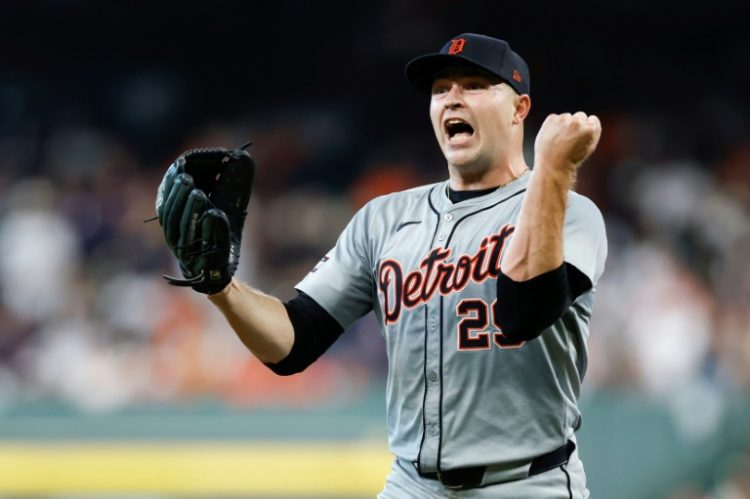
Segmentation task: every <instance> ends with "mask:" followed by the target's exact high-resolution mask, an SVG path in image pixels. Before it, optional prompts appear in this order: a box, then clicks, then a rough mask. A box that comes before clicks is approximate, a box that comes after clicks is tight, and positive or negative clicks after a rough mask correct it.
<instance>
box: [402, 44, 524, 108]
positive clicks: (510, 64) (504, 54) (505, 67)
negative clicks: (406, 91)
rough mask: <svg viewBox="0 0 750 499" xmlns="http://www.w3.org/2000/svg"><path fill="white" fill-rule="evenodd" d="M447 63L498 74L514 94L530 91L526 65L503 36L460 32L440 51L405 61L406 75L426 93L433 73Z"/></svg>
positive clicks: (433, 77) (445, 66)
mask: <svg viewBox="0 0 750 499" xmlns="http://www.w3.org/2000/svg"><path fill="white" fill-rule="evenodd" d="M449 66H468V67H473V68H478V69H481V70H483V71H486V72H488V73H490V74H492V75H495V76H497V77H498V78H501V79H502V80H503V81H505V83H507V84H508V85H510V86H511V87H512V88H513V89H514V90H515V91H516V92H517V93H518V94H528V93H529V92H530V88H531V87H530V81H529V80H530V79H529V66H528V65H527V64H526V61H524V60H523V59H522V58H521V56H520V55H518V54H516V53H515V52H513V50H511V48H510V45H509V44H508V42H506V41H505V40H499V39H497V38H492V37H489V36H485V35H477V34H474V33H463V34H461V35H458V36H456V37H454V38H452V39H450V40H448V42H447V43H446V44H445V45H443V48H441V49H440V52H437V53H432V54H427V55H423V56H420V57H417V58H415V59H412V60H411V61H409V63H408V64H407V65H406V69H405V70H404V74H405V75H406V79H407V80H409V82H410V83H411V84H412V85H414V86H415V87H416V88H417V89H419V90H421V91H422V92H426V93H430V91H431V88H432V82H433V80H434V79H435V75H436V74H437V72H438V71H440V70H441V69H444V68H447V67H449Z"/></svg>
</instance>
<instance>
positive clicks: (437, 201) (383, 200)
mask: <svg viewBox="0 0 750 499" xmlns="http://www.w3.org/2000/svg"><path fill="white" fill-rule="evenodd" d="M529 177H530V175H524V176H522V177H520V178H518V179H516V180H515V181H513V182H511V183H510V184H508V185H506V186H503V187H501V188H499V189H498V190H496V191H494V192H492V193H490V194H487V195H484V196H480V197H476V198H473V199H469V200H466V201H463V202H460V203H456V204H453V203H452V202H451V201H450V199H449V198H448V195H447V189H448V182H447V181H446V182H441V183H437V184H432V185H427V186H423V187H418V188H415V189H411V190H407V191H403V192H398V193H393V194H389V195H386V196H382V197H379V198H376V199H374V200H372V201H370V202H369V203H368V204H367V205H366V206H364V207H363V208H362V209H361V210H360V211H359V212H357V214H356V215H355V216H354V217H353V219H352V220H351V222H350V223H349V225H348V226H347V227H346V229H345V230H344V231H343V233H342V234H341V236H340V238H339V240H338V242H337V243H336V246H335V247H334V248H333V250H332V251H331V252H330V253H329V254H328V255H326V256H325V257H324V258H323V259H322V260H321V262H320V263H319V264H318V265H317V266H316V267H315V269H313V271H312V272H310V273H309V274H308V275H307V276H306V277H305V278H304V279H303V280H302V281H301V282H300V283H299V284H298V285H297V289H299V290H301V291H304V292H305V293H307V294H308V295H310V296H311V297H312V298H313V299H315V301H317V302H318V303H319V304H320V305H321V306H322V307H323V308H324V309H326V310H327V311H328V312H329V313H330V314H331V315H332V316H333V317H334V318H336V319H337V320H338V322H339V323H340V324H341V325H342V326H343V327H344V328H346V327H348V326H349V325H350V324H351V323H352V322H353V321H355V320H356V319H357V318H359V317H361V316H362V315H364V314H366V313H367V312H369V311H370V310H372V309H374V310H375V314H376V315H377V318H378V319H379V321H380V325H381V332H382V334H383V336H384V338H385V341H386V344H387V351H388V359H389V368H388V382H387V393H386V398H387V408H388V409H387V418H388V434H389V444H390V449H391V451H392V452H393V454H394V455H396V456H397V457H399V458H401V459H404V460H407V461H413V462H416V463H418V465H419V467H420V469H421V470H422V471H425V472H430V471H436V470H438V469H440V470H448V469H454V468H462V467H467V466H480V465H491V464H504V463H511V462H514V461H524V460H530V459H532V458H534V457H535V456H538V455H540V454H543V453H546V452H549V451H552V450H553V449H556V448H558V447H560V446H561V445H563V444H564V443H565V442H566V441H567V439H568V438H570V437H571V436H572V435H573V433H574V432H575V430H576V429H577V428H578V426H579V425H580V420H581V415H580V412H579V410H578V407H577V400H578V395H579V391H580V385H581V381H582V378H583V375H584V373H585V371H586V364H587V346H586V340H587V337H588V324H589V319H590V317H591V308H592V303H593V298H594V290H595V286H596V282H597V280H598V279H599V277H600V276H601V274H602V271H603V270H604V261H605V258H606V254H607V242H606V236H605V230H604V221H603V219H602V216H601V213H600V212H599V210H598V209H597V207H596V206H595V205H594V204H593V203H592V202H591V201H590V200H588V199H587V198H585V197H583V196H581V195H579V194H576V193H574V192H570V193H569V196H568V208H567V212H566V219H565V229H564V253H565V261H566V262H568V263H570V264H572V265H574V266H575V267H576V268H578V269H579V270H580V271H581V272H583V273H584V274H585V275H586V276H587V277H588V278H589V279H590V280H591V282H592V283H593V284H594V288H592V289H591V290H590V291H588V292H586V293H584V294H583V295H581V296H580V297H578V299H577V300H576V301H575V302H574V303H573V305H572V306H571V307H570V308H569V309H568V310H567V311H566V312H565V314H564V315H563V316H562V317H561V318H560V319H558V320H557V321H556V322H555V323H554V324H553V325H552V326H550V327H549V328H548V329H547V330H546V331H544V332H543V333H542V335H541V336H539V337H538V338H536V339H534V340H532V341H529V342H526V343H520V344H518V343H512V342H510V341H509V340H508V339H507V338H506V337H504V336H503V334H502V331H501V330H500V328H499V327H498V326H497V325H496V319H495V313H494V310H495V304H496V303H497V300H502V299H503V297H502V296H500V297H498V296H497V282H496V277H497V275H498V273H499V270H500V262H501V260H502V257H503V250H504V248H505V247H506V246H507V244H508V242H509V241H510V238H511V237H512V235H513V230H514V225H515V223H516V221H517V219H518V215H519V212H520V209H521V203H522V200H523V197H524V193H525V191H526V185H527V184H528V180H529Z"/></svg>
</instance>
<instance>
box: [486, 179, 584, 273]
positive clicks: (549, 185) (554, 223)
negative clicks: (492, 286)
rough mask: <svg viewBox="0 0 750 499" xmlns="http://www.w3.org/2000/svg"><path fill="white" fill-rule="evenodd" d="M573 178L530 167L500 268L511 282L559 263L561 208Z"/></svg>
mask: <svg viewBox="0 0 750 499" xmlns="http://www.w3.org/2000/svg"><path fill="white" fill-rule="evenodd" d="M573 175H574V171H568V170H563V169H558V168H551V167H548V166H545V165H544V164H538V165H537V166H536V167H535V168H534V171H533V172H532V174H531V178H530V179H529V184H528V187H527V190H526V196H525V198H524V201H523V204H522V206H521V213H520V215H519V219H518V222H517V224H516V228H515V231H514V233H513V238H512V239H511V242H510V245H509V246H508V248H507V250H506V253H505V257H504V258H503V262H502V265H501V270H502V271H503V273H504V274H505V275H507V276H508V277H510V278H511V279H513V280H514V281H517V282H521V281H527V280H529V279H532V278H534V277H536V276H539V275H541V274H544V273H545V272H549V271H551V270H554V269H556V268H558V267H560V266H561V265H562V264H563V260H564V254H563V227H564V224H565V208H566V203H567V199H568V189H569V188H570V187H571V184H572V182H573Z"/></svg>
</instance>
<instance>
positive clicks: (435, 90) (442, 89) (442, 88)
mask: <svg viewBox="0 0 750 499" xmlns="http://www.w3.org/2000/svg"><path fill="white" fill-rule="evenodd" d="M448 90H449V87H448V85H447V84H445V83H441V82H436V83H435V84H433V85H432V95H439V94H444V93H446V92H448Z"/></svg>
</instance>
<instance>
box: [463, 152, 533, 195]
mask: <svg viewBox="0 0 750 499" xmlns="http://www.w3.org/2000/svg"><path fill="white" fill-rule="evenodd" d="M527 170H528V167H527V166H526V162H525V161H523V159H521V160H520V161H515V162H512V163H507V164H503V165H498V166H497V167H495V168H488V169H480V170H470V169H469V168H466V167H460V168H459V167H455V166H453V165H450V164H449V165H448V174H449V176H450V187H451V189H453V190H454V191H469V190H472V191H473V190H481V189H489V188H491V187H502V186H504V185H506V184H509V183H511V182H513V181H514V180H515V179H517V178H518V177H520V176H521V175H523V173H524V172H526V171H527Z"/></svg>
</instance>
